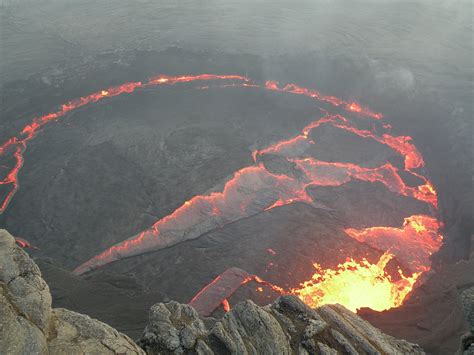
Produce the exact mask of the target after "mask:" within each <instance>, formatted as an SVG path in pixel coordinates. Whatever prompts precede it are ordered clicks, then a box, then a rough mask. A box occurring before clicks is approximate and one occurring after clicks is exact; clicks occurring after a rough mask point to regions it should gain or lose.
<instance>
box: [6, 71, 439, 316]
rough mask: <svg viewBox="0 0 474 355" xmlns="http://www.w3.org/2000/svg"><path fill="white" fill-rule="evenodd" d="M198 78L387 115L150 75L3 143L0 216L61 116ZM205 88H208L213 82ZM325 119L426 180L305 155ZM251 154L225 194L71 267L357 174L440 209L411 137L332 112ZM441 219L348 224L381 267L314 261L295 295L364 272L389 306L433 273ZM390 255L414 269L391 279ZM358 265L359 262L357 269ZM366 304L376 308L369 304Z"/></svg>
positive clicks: (195, 230)
mask: <svg viewBox="0 0 474 355" xmlns="http://www.w3.org/2000/svg"><path fill="white" fill-rule="evenodd" d="M194 81H231V84H224V85H222V87H233V86H242V87H253V88H254V87H257V88H264V89H267V90H271V91H277V92H283V93H291V94H297V95H304V96H307V97H309V98H311V99H315V100H318V101H322V102H326V103H329V104H331V105H333V106H336V107H340V108H342V109H344V110H346V111H349V112H352V113H355V114H357V115H358V116H359V117H362V118H369V119H374V120H382V118H383V116H382V115H381V114H380V113H375V112H373V111H371V110H369V109H367V108H364V107H362V106H361V105H359V104H358V103H355V102H348V101H344V100H342V99H339V98H337V97H333V96H326V95H322V94H321V93H320V92H318V91H316V90H311V89H306V88H303V87H300V86H297V85H295V84H288V85H286V86H283V87H280V86H279V85H278V83H277V82H274V81H268V82H266V83H265V85H257V84H255V83H252V82H251V81H250V79H248V78H247V77H243V76H239V75H214V74H201V75H189V76H175V77H171V76H157V77H153V78H150V79H149V80H148V81H147V82H145V83H143V82H132V83H126V84H123V85H119V86H114V87H110V88H108V89H105V90H101V91H98V92H95V93H93V94H90V95H88V96H84V97H81V98H79V99H77V100H72V101H70V102H68V103H66V104H64V105H62V106H61V109H60V110H58V111H56V112H52V113H49V114H47V115H44V116H40V117H37V118H34V119H33V120H32V122H31V123H30V124H28V125H27V126H25V127H24V128H23V130H22V131H21V132H20V133H19V134H18V135H16V136H14V137H12V138H10V139H8V140H7V141H6V142H5V143H3V144H2V145H1V146H0V157H3V158H5V157H13V159H14V161H15V163H14V166H13V168H11V169H10V170H9V171H8V172H7V175H6V177H5V178H3V179H2V180H1V181H0V185H4V186H9V187H10V191H9V192H8V194H7V196H6V197H5V198H4V200H3V201H2V202H1V204H0V213H2V212H4V211H5V209H6V208H7V206H8V203H9V202H10V201H11V199H12V198H13V196H14V194H15V192H16V191H17V190H18V188H19V183H18V173H19V171H20V169H21V167H22V166H23V163H24V159H23V153H24V151H25V149H26V147H27V143H28V142H29V141H30V140H31V139H33V138H34V137H35V136H36V135H37V133H38V132H39V130H40V129H41V128H42V127H44V126H45V125H47V124H49V123H51V122H54V121H57V120H58V119H59V118H61V117H63V116H65V115H66V114H67V113H69V112H71V111H73V110H75V109H77V108H80V107H84V106H86V105H89V104H93V103H95V102H98V101H100V100H103V99H106V98H108V97H114V96H118V95H121V94H125V93H132V92H134V91H136V90H137V89H141V88H148V87H153V86H158V85H174V84H178V83H189V82H194ZM202 88H208V86H206V87H202ZM322 123H325V124H331V125H333V126H334V127H336V128H339V129H342V130H345V131H347V132H350V133H353V134H355V135H357V136H359V137H362V138H367V139H373V140H375V141H377V142H379V143H381V144H384V145H386V146H388V147H389V148H391V149H392V150H393V151H395V152H397V153H398V154H400V155H401V156H402V157H403V158H404V168H403V169H402V170H404V171H406V172H409V173H411V174H413V175H415V176H417V177H418V178H420V179H421V181H423V183H422V184H421V185H419V186H416V187H410V186H407V185H406V184H405V183H404V181H403V179H402V178H401V177H400V174H399V168H397V167H395V166H393V165H392V164H390V163H389V162H387V163H385V164H384V165H382V166H379V167H376V168H365V167H362V166H359V165H357V164H352V163H345V162H325V161H320V160H317V159H315V158H313V157H311V156H308V155H307V154H305V151H306V149H307V148H308V147H310V145H311V144H313V143H314V142H313V141H312V139H311V132H312V130H313V129H315V128H317V127H319V126H320V125H321V124H322ZM383 127H384V128H385V129H386V130H388V128H389V125H383ZM266 154H272V155H277V156H279V157H281V158H283V159H286V160H287V161H289V162H291V163H292V164H294V166H295V169H296V170H297V171H298V172H299V174H296V175H292V174H284V173H283V174H280V173H274V172H271V171H270V170H269V169H268V168H267V167H266V165H265V163H264V162H262V159H261V158H262V157H264V156H265V155H266ZM253 157H254V161H255V164H254V165H252V166H248V167H245V168H243V169H240V170H239V171H237V172H236V173H235V174H234V176H233V177H232V178H231V179H230V180H229V181H227V183H226V184H225V186H224V189H223V190H222V191H221V192H212V193H210V194H208V195H199V196H195V197H193V198H192V199H191V200H189V201H186V202H185V203H184V204H183V205H182V206H181V207H179V208H178V209H177V210H175V211H174V212H173V213H172V214H170V215H168V216H166V217H164V218H162V219H160V220H159V221H157V222H156V223H155V224H154V225H153V226H152V227H151V228H149V229H147V230H145V231H143V232H141V233H140V234H138V235H136V236H133V237H131V238H129V239H127V240H125V241H123V242H121V243H118V244H116V245H114V246H112V247H110V248H109V249H107V250H106V251H104V252H102V253H101V254H99V255H97V256H95V257H93V258H92V259H90V260H88V261H86V262H85V263H84V264H82V265H80V266H79V267H78V268H76V269H75V270H74V272H75V273H77V274H82V273H84V272H87V271H90V270H93V269H95V268H97V267H100V266H102V265H105V264H107V263H110V262H112V261H114V260H117V259H120V258H123V257H128V256H133V255H138V254H142V253H145V252H150V251H153V250H158V249H161V248H163V247H167V246H170V245H173V244H176V243H178V242H180V241H184V240H188V239H192V238H197V237H199V236H200V235H202V234H203V233H205V232H207V231H209V230H212V229H215V228H216V227H219V226H223V225H226V224H228V223H230V222H233V221H236V220H238V219H241V218H244V217H247V216H251V215H254V214H256V213H259V212H262V211H264V210H268V209H271V208H275V207H278V206H282V205H285V204H291V203H294V202H304V203H308V204H312V205H315V206H319V207H321V206H320V205H318V202H317V201H313V199H312V198H311V197H310V196H309V195H308V194H307V193H306V188H307V187H309V186H314V185H319V186H339V185H342V184H345V183H347V182H349V181H351V180H353V179H358V180H363V181H369V182H376V181H377V182H381V183H382V184H384V185H385V186H386V187H387V188H388V189H389V190H390V191H392V192H394V193H397V194H401V195H404V196H408V197H411V198H414V199H417V200H419V201H422V202H425V203H427V204H429V205H431V206H432V207H434V208H435V209H436V207H437V196H436V191H435V189H434V187H433V185H432V184H431V182H430V181H429V180H428V179H427V178H426V177H424V176H423V175H421V174H420V173H419V172H418V171H417V169H418V168H420V167H422V166H423V165H424V162H423V158H422V156H421V154H420V153H419V152H418V150H417V149H416V147H415V145H414V144H413V143H412V142H411V138H410V137H406V136H393V135H391V134H390V133H388V132H386V133H383V134H382V135H379V134H376V133H374V132H373V131H368V130H361V129H358V128H357V127H356V125H355V124H354V123H353V122H351V121H350V120H349V119H347V118H346V117H344V116H342V115H330V114H327V115H326V116H325V117H323V118H321V119H320V120H317V121H314V122H312V123H310V124H309V125H308V126H306V127H305V128H304V129H303V130H302V131H301V133H300V134H299V135H297V136H295V137H293V138H290V139H287V140H283V141H280V142H277V143H275V144H272V145H270V146H268V147H266V148H264V149H262V150H257V151H255V152H253ZM407 221H408V222H407ZM437 222H438V221H437V220H436V219H434V218H432V217H429V216H422V215H417V216H411V217H408V218H407V219H406V221H405V227H404V228H402V229H397V230H398V232H397V231H395V229H393V228H392V229H390V228H388V227H372V228H367V229H365V230H355V229H347V230H346V233H347V234H348V235H349V236H350V237H352V238H354V239H356V240H358V241H360V242H365V243H368V244H370V245H372V246H374V247H377V248H381V250H383V251H386V252H387V253H386V254H384V255H383V256H382V258H381V259H380V260H379V263H377V264H370V263H368V262H367V261H366V260H362V261H360V262H356V261H354V260H348V261H347V262H346V263H344V264H341V265H340V267H339V269H338V270H323V269H321V268H320V267H319V268H318V267H317V264H315V267H316V269H317V272H316V273H315V274H314V276H313V279H312V280H310V281H308V282H307V283H303V284H302V285H301V288H300V289H297V290H291V292H293V293H295V294H298V295H299V296H300V297H302V298H303V299H305V300H306V302H308V303H309V304H312V305H315V304H316V303H318V304H319V303H321V302H323V303H324V302H326V299H325V297H324V295H326V296H329V295H330V294H333V295H334V294H337V292H335V289H334V288H337V289H338V290H339V291H340V290H341V288H342V286H341V285H342V284H341V282H342V280H344V277H349V279H348V280H351V281H357V277H362V279H363V280H365V281H367V280H368V282H369V283H370V284H371V285H372V286H373V287H378V286H380V285H376V283H377V280H383V281H384V284H383V285H382V286H383V287H384V288H385V289H387V286H388V288H389V290H388V294H389V295H390V297H388V296H387V297H388V298H389V300H388V301H387V302H385V303H384V305H383V307H386V308H390V307H393V306H397V305H400V304H401V302H402V301H403V299H404V297H405V296H406V294H407V293H408V292H409V291H410V290H411V289H412V287H413V284H414V282H415V281H416V279H417V277H418V276H419V274H420V273H421V272H423V271H426V270H429V268H430V262H429V255H431V253H433V252H434V251H436V250H437V249H438V248H439V246H440V245H441V236H440V235H439V234H438V233H437V230H438V226H439V225H438V223H437ZM420 235H421V237H420ZM394 246H395V247H394ZM402 246H403V248H402ZM404 248H408V250H410V253H408V254H407V253H405V252H404V250H403V249H404ZM393 256H396V257H397V258H398V259H399V260H404V261H406V263H407V264H408V266H410V268H411V269H412V271H413V272H414V273H413V275H412V276H411V277H405V276H404V275H403V274H402V273H401V272H400V275H401V278H400V280H398V281H394V280H391V278H390V276H389V275H387V273H386V272H385V271H384V268H385V265H386V264H387V263H388V261H389V260H390V258H392V257H393ZM353 263H355V264H357V265H359V266H358V267H355V266H354V265H355V264H353ZM354 277H355V278H354ZM351 278H352V279H351ZM315 280H318V287H319V289H318V290H315V289H314V284H315ZM339 281H341V282H339ZM359 281H360V280H359ZM324 285H326V289H324V287H325V286H324ZM374 289H375V288H374ZM308 294H310V295H312V296H314V295H316V296H317V295H321V294H322V297H320V296H317V297H316V296H315V297H313V298H311V297H310V298H308ZM384 295H385V294H384ZM368 306H371V305H370V304H369V305H368ZM376 307H377V306H376ZM376 307H375V308H376ZM379 308H380V307H379ZM386 308H383V309H386Z"/></svg>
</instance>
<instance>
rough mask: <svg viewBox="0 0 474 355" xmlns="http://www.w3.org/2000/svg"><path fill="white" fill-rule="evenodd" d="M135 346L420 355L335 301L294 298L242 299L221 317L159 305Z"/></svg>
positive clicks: (166, 350)
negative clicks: (313, 303) (264, 302)
mask: <svg viewBox="0 0 474 355" xmlns="http://www.w3.org/2000/svg"><path fill="white" fill-rule="evenodd" d="M139 345H140V346H142V347H143V349H145V351H146V352H147V353H148V354H185V353H197V354H229V353H230V354H301V355H304V354H319V353H320V354H328V355H330V354H424V352H423V350H422V349H421V348H420V347H419V346H417V345H415V344H411V343H408V342H406V341H404V340H397V339H395V338H393V337H391V336H388V335H386V334H383V333H382V332H381V331H379V330H378V329H376V328H374V327H372V326H371V325H370V324H369V323H368V322H366V321H364V320H362V319H361V318H360V317H358V316H357V315H356V314H354V313H352V312H351V311H349V310H347V309H346V308H344V307H342V306H340V305H326V306H322V307H319V308H317V309H311V308H309V307H308V306H306V305H305V304H304V303H303V302H302V301H300V300H299V299H298V298H296V297H294V296H282V297H280V298H279V299H278V300H277V301H275V302H274V303H273V304H271V305H269V306H265V307H259V306H257V305H255V304H254V303H253V302H252V301H246V302H242V303H239V304H237V305H236V306H235V307H234V308H233V309H232V310H231V311H230V312H228V313H227V314H226V315H225V316H224V317H223V318H222V319H220V320H215V319H200V318H199V316H198V314H197V312H196V311H194V309H193V308H192V307H190V306H187V305H181V304H179V303H176V302H170V303H166V304H165V303H158V304H156V305H154V306H153V307H152V308H151V310H150V316H149V323H148V325H147V327H146V329H145V331H144V334H143V336H142V338H141V339H140V341H139Z"/></svg>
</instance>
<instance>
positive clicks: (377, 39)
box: [0, 0, 472, 95]
mask: <svg viewBox="0 0 474 355" xmlns="http://www.w3.org/2000/svg"><path fill="white" fill-rule="evenodd" d="M0 11H1V14H2V15H1V16H2V17H1V21H2V22H1V26H0V30H1V42H0V43H1V52H2V53H1V68H0V83H5V82H6V81H10V80H15V79H24V78H25V77H26V76H28V75H29V74H33V73H35V72H37V71H39V70H42V69H45V68H49V67H52V66H54V65H55V64H58V63H62V62H64V61H68V60H71V59H73V58H77V57H78V56H84V55H93V54H96V53H98V52H102V51H104V50H116V49H137V48H140V49H153V50H162V49H164V48H166V47H168V46H170V45H177V46H181V47H183V48H186V49H199V50H203V49H214V50H220V51H225V52H237V53H241V52H245V53H251V54H257V55H262V56H267V57H271V56H275V55H277V54H293V55H298V54H300V55H303V54H305V53H308V52H312V51H322V52H325V53H328V54H330V55H345V56H349V57H355V58H358V57H361V58H365V59H366V60H370V61H372V64H373V65H374V66H377V65H378V63H379V62H381V63H383V66H384V68H385V69H384V70H382V69H379V68H377V69H379V70H378V73H377V77H376V79H377V80H380V81H384V82H389V84H385V85H396V86H400V87H401V88H403V89H404V90H410V89H412V88H413V87H414V86H416V87H418V88H421V89H422V90H425V91H426V90H427V91H436V92H437V93H438V94H440V95H444V94H445V93H446V92H450V93H454V94H458V95H462V94H463V93H464V94H465V93H466V91H467V92H469V90H470V89H472V86H471V85H472V2H471V1H469V0H468V1H456V0H452V1H446V0H433V1H424V2H420V1H411V2H402V1H380V0H374V1H370V0H369V1H368V0H366V1H344V0H310V1H287V0H276V1H275V0H272V1H265V0H264V1H262V0H229V1H220V0H205V1H190V0H183V1H174V0H173V1H169V0H164V1H158V2H157V1H151V0H150V1H148V0H140V1H128V0H126V1H124V0H101V1H93V0H71V1H64V0H49V1H46V0H35V1H24V0H20V1H17V0H15V1H13V0H2V7H1V8H0ZM386 68H388V69H386ZM157 70H159V69H157Z"/></svg>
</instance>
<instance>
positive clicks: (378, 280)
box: [290, 253, 420, 312]
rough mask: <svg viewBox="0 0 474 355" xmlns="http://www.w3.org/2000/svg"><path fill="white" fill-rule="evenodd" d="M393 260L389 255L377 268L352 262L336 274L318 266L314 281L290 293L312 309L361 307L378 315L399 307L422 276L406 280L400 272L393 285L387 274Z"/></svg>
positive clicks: (315, 265)
mask: <svg viewBox="0 0 474 355" xmlns="http://www.w3.org/2000/svg"><path fill="white" fill-rule="evenodd" d="M391 259H392V255H390V254H389V253H385V254H384V255H382V256H381V257H380V259H379V261H378V262H377V263H375V264H372V263H370V262H369V261H367V260H365V259H363V260H362V261H355V260H353V259H349V260H347V261H346V262H345V263H342V264H339V265H338V267H337V268H336V269H335V270H332V269H326V270H325V269H323V268H321V266H320V265H319V264H317V263H315V264H314V268H315V269H316V272H315V273H314V275H313V276H312V278H311V280H309V281H306V282H304V283H303V284H302V285H301V287H300V288H297V289H293V290H291V291H290V292H291V293H292V294H295V295H297V296H298V297H300V298H301V300H303V302H305V303H306V304H307V305H309V306H311V307H317V306H321V305H323V304H334V303H339V304H342V305H344V306H345V307H347V308H348V309H350V310H352V311H354V312H355V311H357V309H360V308H362V307H370V308H372V309H374V310H376V311H383V310H386V309H390V308H393V307H398V306H400V305H401V304H402V303H403V300H404V299H405V297H406V296H407V295H408V293H409V292H410V291H411V290H412V288H413V285H414V284H415V282H416V280H417V279H418V277H419V276H420V273H414V274H413V275H411V276H410V277H406V276H405V275H403V273H401V272H400V280H397V281H394V280H392V278H391V276H390V275H389V274H388V273H387V272H386V271H385V267H386V266H387V264H388V262H389V261H390V260H391Z"/></svg>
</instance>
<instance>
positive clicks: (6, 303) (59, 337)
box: [0, 230, 144, 354]
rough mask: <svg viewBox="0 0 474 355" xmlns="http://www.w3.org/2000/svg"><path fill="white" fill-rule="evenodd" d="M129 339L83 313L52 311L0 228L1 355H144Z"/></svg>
mask: <svg viewBox="0 0 474 355" xmlns="http://www.w3.org/2000/svg"><path fill="white" fill-rule="evenodd" d="M143 353H144V352H143V350H141V349H140V348H139V347H138V346H137V345H136V344H135V343H134V342H133V341H132V340H131V339H130V338H129V337H127V336H126V335H124V334H121V333H119V332H118V331H116V330H115V329H113V328H112V327H110V326H108V325H106V324H104V323H102V322H99V321H97V320H95V319H92V318H90V317H88V316H86V315H83V314H79V313H76V312H72V311H68V310H66V309H61V308H56V309H51V294H50V292H49V287H48V285H47V284H46V282H45V281H44V280H43V278H42V277H41V272H40V270H39V268H38V266H37V265H36V264H35V263H34V262H33V260H31V259H30V258H29V256H28V254H26V253H25V252H24V251H23V250H22V249H21V248H19V247H18V246H17V245H16V244H15V240H14V238H13V237H12V236H11V235H10V234H9V233H8V232H7V231H5V230H0V354H143Z"/></svg>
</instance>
